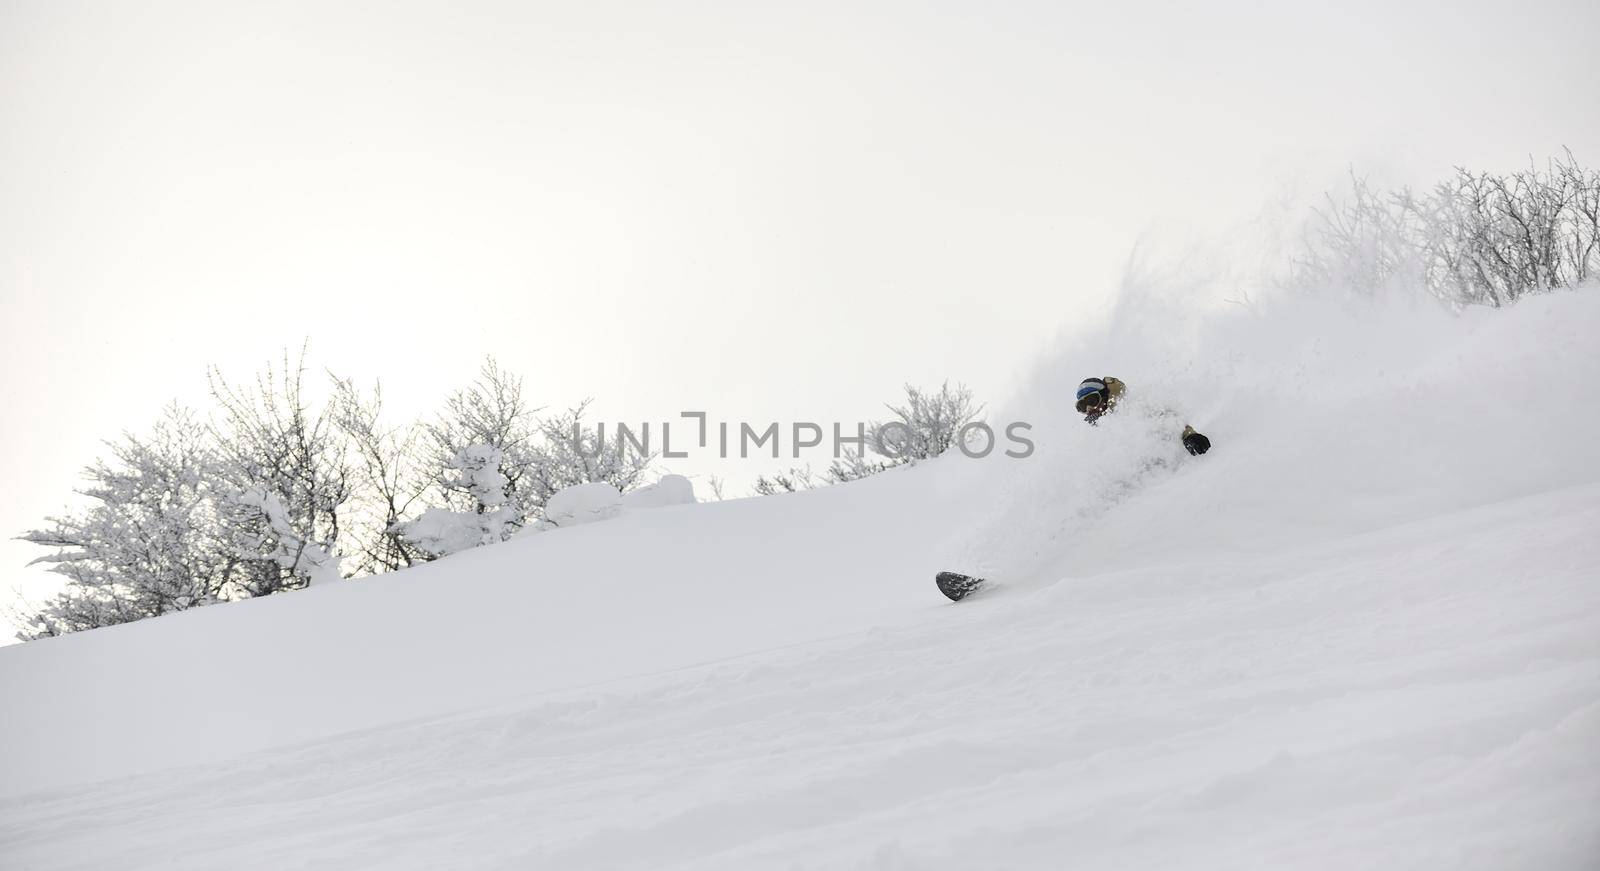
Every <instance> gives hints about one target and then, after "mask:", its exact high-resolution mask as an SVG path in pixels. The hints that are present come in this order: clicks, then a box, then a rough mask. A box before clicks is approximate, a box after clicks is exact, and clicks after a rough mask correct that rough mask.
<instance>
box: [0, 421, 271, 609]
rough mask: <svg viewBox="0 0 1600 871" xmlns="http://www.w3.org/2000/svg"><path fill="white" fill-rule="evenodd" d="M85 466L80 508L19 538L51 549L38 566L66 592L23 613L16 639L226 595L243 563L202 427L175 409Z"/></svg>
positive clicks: (216, 465) (190, 605)
mask: <svg viewBox="0 0 1600 871" xmlns="http://www.w3.org/2000/svg"><path fill="white" fill-rule="evenodd" d="M110 447H111V460H110V461H109V462H107V461H99V462H96V463H95V464H94V465H92V466H90V467H89V468H88V469H86V470H85V474H86V476H87V478H88V480H89V482H90V485H89V487H88V488H87V489H85V490H83V491H82V493H83V494H84V495H86V496H88V497H89V498H90V499H92V500H93V504H92V505H91V506H90V507H89V508H88V509H87V510H85V511H83V512H81V513H78V514H72V515H67V516H63V517H55V518H49V522H50V524H51V525H50V527H49V528H48V529H42V530H34V531H31V532H28V533H26V534H24V535H23V536H22V538H23V539H24V540H26V541H31V542H33V543H34V544H38V545H43V546H45V547H50V548H55V549H56V552H55V553H53V554H51V555H48V556H42V557H40V558H38V559H36V560H34V562H35V563H50V564H51V568H50V570H51V571H52V572H54V573H56V574H58V575H61V576H62V577H64V578H66V580H67V587H66V590H65V591H63V592H61V593H59V594H58V595H57V596H56V597H55V598H54V599H53V600H51V601H50V602H48V603H46V604H45V605H44V606H43V607H42V608H40V609H38V610H37V611H36V612H35V613H32V614H28V615H25V616H26V618H27V622H26V625H25V626H24V628H23V630H22V631H21V632H20V633H19V637H22V638H41V637H45V636H51V635H61V634H63V633H66V632H74V631H78V630H82V629H92V628H95V627H99V626H109V625H113V624H116V623H126V622H129V621H131V620H139V619H142V618H145V617H155V616H158V615H161V614H166V613H169V612H172V611H182V610H185V609H187V608H194V607H197V606H200V605H206V604H210V603H212V602H215V601H218V600H219V599H222V598H226V597H228V596H229V595H230V593H231V592H232V589H231V588H232V587H233V585H234V584H235V582H237V581H238V580H240V579H241V578H242V577H243V568H244V563H245V560H244V558H243V557H242V556H241V555H240V554H238V553H237V551H236V550H235V548H234V547H233V546H232V544H231V542H229V541H228V540H226V539H225V538H224V537H223V536H222V535H221V534H220V528H219V525H218V518H217V497H218V495H219V491H218V480H219V477H220V469H219V463H218V457H217V456H216V454H215V453H214V452H213V450H212V448H211V446H210V444H209V439H208V433H207V430H206V428H205V427H204V426H203V425H202V424H200V423H199V422H197V421H196V420H195V418H194V416H193V415H192V414H191V413H189V412H188V411H185V410H183V409H181V408H178V407H177V406H172V407H170V408H168V409H167V411H166V413H165V415H164V416H163V418H162V419H161V421H160V422H158V423H157V424H156V426H155V427H154V429H153V430H152V432H151V433H150V435H149V436H147V437H145V438H136V437H134V436H131V435H125V436H124V437H123V439H122V440H121V441H120V442H118V443H115V444H112V445H110Z"/></svg>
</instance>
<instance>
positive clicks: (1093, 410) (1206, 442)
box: [1075, 377, 1211, 455]
mask: <svg viewBox="0 0 1600 871" xmlns="http://www.w3.org/2000/svg"><path fill="white" fill-rule="evenodd" d="M1127 389H1128V385H1126V384H1124V383H1122V381H1120V380H1118V379H1116V378H1110V377H1106V378H1085V379H1083V383H1082V384H1079V385H1078V401H1077V404H1076V406H1075V407H1076V408H1077V409H1078V412H1079V413H1080V414H1082V415H1083V419H1084V420H1086V421H1088V422H1089V423H1091V424H1092V423H1094V422H1095V421H1097V420H1099V419H1100V416H1101V415H1103V414H1106V413H1107V412H1110V411H1115V410H1116V407H1117V400H1119V399H1121V398H1122V394H1123V393H1125V392H1127ZM1179 438H1180V439H1181V440H1182V441H1183V447H1184V450H1187V451H1188V452H1189V453H1191V454H1195V455H1199V454H1203V453H1205V452H1206V451H1209V450H1211V440H1210V439H1208V438H1206V437H1205V436H1203V435H1201V434H1200V433H1198V432H1195V429H1194V427H1192V426H1189V425H1187V424H1185V425H1184V427H1183V434H1182V435H1181V436H1179Z"/></svg>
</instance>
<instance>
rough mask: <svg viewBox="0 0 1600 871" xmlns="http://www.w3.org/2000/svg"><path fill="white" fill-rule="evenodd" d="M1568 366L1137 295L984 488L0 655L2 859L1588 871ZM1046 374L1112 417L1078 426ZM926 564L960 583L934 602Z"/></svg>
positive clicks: (1585, 450) (895, 499)
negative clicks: (1194, 444)
mask: <svg viewBox="0 0 1600 871" xmlns="http://www.w3.org/2000/svg"><path fill="white" fill-rule="evenodd" d="M1597 335H1600V294H1595V293H1592V292H1590V293H1567V294H1559V295H1554V296H1548V297H1539V298H1533V299H1529V300H1527V301H1525V302H1524V303H1522V304H1520V305H1518V306H1516V307H1515V308H1513V309H1510V310H1506V311H1499V312H1495V311H1488V310H1472V311H1468V312H1466V313H1465V314H1464V315H1461V316H1452V315H1449V314H1446V313H1443V312H1441V311H1439V310H1437V309H1436V308H1433V307H1431V306H1427V305H1412V304H1407V303H1374V302H1370V301H1363V302H1349V301H1327V300H1317V299H1299V298H1289V299H1282V300H1279V301H1277V302H1274V303H1257V304H1252V305H1249V306H1224V307H1222V308H1221V309H1215V308H1207V307H1204V306H1198V305H1188V304H1183V302H1182V301H1181V300H1174V299H1172V298H1170V297H1169V298H1163V297H1161V296H1160V295H1153V294H1149V293H1132V294H1130V295H1129V296H1127V297H1125V299H1124V302H1123V305H1122V308H1121V309H1120V310H1119V311H1118V312H1117V313H1116V315H1115V316H1114V317H1113V319H1112V322H1111V325H1110V327H1109V328H1108V329H1106V330H1104V331H1102V332H1100V333H1099V334H1095V335H1086V336H1083V337H1079V338H1074V339H1070V340H1067V341H1065V342H1064V343H1063V346H1064V347H1065V348H1066V349H1067V350H1066V351H1064V352H1063V353H1062V354H1061V355H1060V356H1059V357H1058V358H1056V359H1053V360H1050V361H1048V362H1047V364H1046V365H1044V366H1042V367H1041V369H1040V372H1039V374H1038V376H1037V378H1036V379H1035V381H1034V383H1033V384H1031V385H1030V386H1029V388H1028V390H1026V391H1025V392H1024V394H1023V395H1022V397H1021V398H1020V399H1019V400H1018V401H1017V402H1016V403H1015V404H1014V405H1013V407H1011V408H1008V409H1005V410H1004V411H1003V414H1002V416H1005V417H1007V418H1010V419H1022V420H1027V421H1029V422H1031V423H1032V424H1033V426H1034V429H1033V430H1032V432H1031V437H1032V438H1033V440H1034V442H1035V444H1036V446H1037V450H1036V452H1035V454H1034V455H1033V456H1032V457H1029V458H1028V459H1026V460H1013V459H1009V458H1005V457H1002V456H998V455H996V456H991V457H990V458H988V459H985V460H981V461H979V460H971V459H967V458H964V457H957V456H950V457H946V458H942V459H940V460H938V461H934V462H930V463H925V464H922V465H920V466H918V467H915V468H910V469H899V470H895V471H891V472H889V473H885V474H882V475H879V476H876V477H873V478H870V479H867V480H864V481H860V482H857V483H854V484H849V485H844V486H838V487H832V488H828V489H824V490H818V491H811V492H805V493H799V494H794V495H789V496H782V497H768V498H761V499H751V500H739V501H734V502H722V503H708V504H665V505H663V506H662V507H659V508H655V509H654V510H650V511H637V512H635V511H627V512H622V513H620V514H619V515H617V516H615V517H613V518H612V519H609V520H607V521H606V522H604V523H594V524H585V525H580V526H576V527H574V528H564V529H558V530H553V531H550V532H547V533H541V534H537V535H529V536H523V537H519V538H517V539H515V540H513V541H510V542H507V543H505V544H501V545H496V546H493V547H488V548H478V549H474V550H470V551H467V552H465V553H461V554H458V555H455V556H452V557H449V558H446V559H444V560H441V561H438V562H436V563H433V564H430V565H427V566H424V567H421V568H417V569H413V570H409V571H405V572H401V573H398V574H394V575H389V576H383V577H379V578H374V579H370V580H362V581H355V582H346V583H338V584H325V585H321V586H318V587H316V588H313V589H310V590H306V591H302V592H297V593H294V594H290V595H284V596H278V597H272V598H267V599H260V600H253V601H249V602H243V603H238V604H230V605H226V606H220V607H214V608H208V609H203V610H200V611H191V612H185V613H182V614H177V615H172V616H169V617H163V618H160V619H157V620H151V621H146V622H143V623H136V624H131V625H126V626H118V627H113V628H110V629H103V630H98V631H94V632H90V633H85V634H81V635H75V636H69V637H65V638H59V639H50V640H45V641H40V642H34V643H30V644H26V645H21V646H15V647H9V648H3V649H0V691H3V692H4V693H5V698H6V699H7V707H8V713H7V716H6V717H5V718H3V720H0V748H3V749H0V754H3V756H0V759H3V764H0V765H3V770H4V773H5V776H4V778H3V785H0V788H3V789H4V791H5V794H7V795H9V796H11V797H10V798H9V799H7V800H6V801H5V802H4V803H3V804H0V852H3V853H4V854H5V855H7V856H8V857H9V858H10V860H11V861H9V862H8V863H7V864H17V865H21V866H24V867H38V868H46V867H69V866H70V867H134V866H144V865H154V864H162V865H163V866H164V867H194V868H205V867H234V868H246V867H262V868H273V867H284V866H285V865H301V866H308V865H315V864H318V863H322V864H324V865H326V866H332V867H341V868H355V867H383V868H402V867H416V868H427V867H444V866H451V867H551V868H669V867H670V868H678V867H682V868H689V867H693V868H740V869H749V868H765V867H778V868H790V867H817V868H839V867H847V868H848V867H856V868H878V869H909V868H918V869H921V868H951V869H957V868H963V869H964V868H974V867H1037V868H1043V867H1052V868H1054V867H1065V866H1072V867H1152V868H1154V867H1174V866H1177V865H1181V866H1183V867H1218V868H1234V867H1239V866H1240V865H1260V866H1270V867H1301V868H1304V867H1328V868H1343V867H1394V868H1419V867H1481V868H1513V867H1542V868H1574V869H1576V868H1582V867H1592V864H1589V863H1592V862H1593V861H1594V860H1595V859H1596V857H1600V814H1597V813H1596V812H1595V810H1594V809H1595V808H1596V807H1600V761H1597V760H1600V754H1596V753H1595V752H1594V751H1595V750H1596V749H1597V748H1600V542H1597V540H1596V537H1595V534H1594V530H1595V529H1597V528H1600V462H1597V461H1596V459H1595V450H1594V447H1593V443H1592V439H1593V438H1594V434H1595V433H1597V432H1600V406H1596V404H1595V403H1594V402H1593V398H1594V397H1595V396H1596V395H1600V355H1597V354H1596V353H1595V351H1594V347H1595V344H1594V343H1595V337H1596V336H1597ZM1087 375H1116V376H1118V377H1120V378H1123V379H1124V380H1125V381H1127V382H1128V383H1129V385H1130V394H1129V400H1128V403H1127V404H1126V406H1125V407H1124V408H1121V409H1119V411H1118V412H1117V413H1116V414H1115V415H1113V416H1111V417H1108V418H1106V419H1104V420H1103V421H1102V422H1101V424H1100V425H1099V426H1096V427H1088V426H1085V425H1083V423H1082V422H1081V421H1080V420H1078V418H1077V416H1076V415H1074V414H1073V413H1072V411H1071V407H1070V406H1071V397H1072V389H1073V387H1074V386H1075V385H1076V383H1077V381H1078V380H1079V379H1081V378H1083V377H1085V376H1087ZM1158 409H1161V410H1171V411H1172V412H1175V413H1176V415H1177V416H1178V417H1179V418H1180V419H1182V420H1186V421H1187V422H1190V423H1193V424H1194V425H1195V426H1197V427H1198V428H1199V429H1200V430H1201V431H1203V432H1205V433H1206V434H1207V435H1208V436H1210V437H1211V439H1212V441H1213V443H1214V445H1215V447H1214V449H1213V451H1212V452H1211V453H1210V454H1208V455H1206V456H1205V457H1202V458H1191V457H1188V456H1187V455H1185V454H1184V453H1183V451H1182V448H1181V446H1180V445H1179V444H1178V440H1177V432H1176V431H1175V430H1174V429H1173V427H1172V425H1171V423H1172V420H1171V418H1170V417H1165V416H1163V415H1161V414H1157V413H1155V411H1156V410H1158ZM1180 427H1181V424H1180ZM661 501H663V502H670V501H673V500H670V499H663V500H661ZM942 568H957V569H961V570H964V571H970V572H973V573H978V574H987V575H989V576H991V577H993V578H995V579H996V580H997V582H998V583H997V586H996V587H995V588H994V590H993V591H992V592H986V593H983V594H980V595H978V596H976V597H974V598H973V599H971V600H968V601H967V602H963V603H961V604H960V605H952V604H950V603H948V602H946V601H945V600H944V599H942V598H941V597H940V596H939V594H938V593H937V592H936V591H935V590H934V588H933V585H932V583H931V578H932V575H933V573H934V572H935V571H936V570H938V569H942ZM112 778H121V779H118V780H114V781H112V780H110V779H112Z"/></svg>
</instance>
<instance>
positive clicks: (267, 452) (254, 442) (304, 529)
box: [210, 349, 356, 596]
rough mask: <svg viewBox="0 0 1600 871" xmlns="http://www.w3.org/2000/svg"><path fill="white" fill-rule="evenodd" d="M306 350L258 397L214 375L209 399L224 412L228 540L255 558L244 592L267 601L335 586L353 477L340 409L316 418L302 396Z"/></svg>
mask: <svg viewBox="0 0 1600 871" xmlns="http://www.w3.org/2000/svg"><path fill="white" fill-rule="evenodd" d="M304 359H305V356H304V350H303V349H302V351H301V356H300V357H299V358H298V359H296V360H295V361H294V363H293V365H291V363H290V361H289V357H288V355H287V354H285V355H284V360H283V366H282V368H281V369H275V368H273V367H270V366H269V367H268V368H267V369H266V371H264V372H262V373H261V374H260V375H258V376H257V377H256V383H255V386H254V387H253V388H235V387H233V386H232V385H230V384H228V382H227V381H226V380H225V379H224V378H223V377H222V374H221V373H220V372H218V371H217V370H216V369H214V368H213V369H212V370H211V373H210V381H211V393H212V396H213V397H215V398H216V400H217V402H218V403H219V404H220V405H221V420H220V421H218V422H217V423H216V424H215V425H214V426H213V431H214V433H215V438H216V443H217V446H218V453H219V454H220V457H221V464H220V468H221V473H222V478H223V480H224V481H225V482H226V483H227V485H228V488H229V490H228V492H227V494H226V497H225V498H224V499H223V500H222V501H221V502H220V504H219V514H220V516H221V518H222V525H223V528H224V531H225V533H226V534H227V535H228V536H229V538H230V540H231V541H232V542H233V544H234V546H235V547H236V548H237V549H238V552H239V553H241V554H244V555H247V556H249V557H250V559H249V560H248V562H247V563H246V564H245V570H246V573H245V577H244V578H243V579H242V580H240V581H239V584H238V585H239V587H240V588H241V590H242V592H243V594H244V595H246V596H264V595H268V594H270V593H276V592H279V591H281V590H290V589H296V588H299V587H303V586H306V585H307V584H310V583H313V582H319V581H323V580H328V579H329V578H330V577H333V576H335V574H336V573H337V571H338V563H339V560H338V556H337V555H338V553H339V544H340V541H341V535H342V533H343V529H342V527H341V525H340V524H341V515H340V510H341V508H342V507H343V506H344V504H345V502H346V501H347V500H348V499H349V498H350V495H351V491H352V488H353V486H354V479H355V477H356V476H355V475H354V474H353V473H352V469H351V467H350V464H349V462H348V458H347V455H346V447H347V445H346V440H345V438H344V434H343V433H342V432H341V431H340V429H339V427H338V425H337V423H336V420H337V408H336V406H335V405H334V404H332V403H330V404H328V405H327V406H325V407H324V408H323V409H321V410H313V409H312V408H311V407H310V401H309V399H308V398H307V397H306V395H305V391H304V388H303V381H304V375H305V363H304Z"/></svg>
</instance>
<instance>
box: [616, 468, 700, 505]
mask: <svg viewBox="0 0 1600 871" xmlns="http://www.w3.org/2000/svg"><path fill="white" fill-rule="evenodd" d="M694 502H695V498H694V483H693V482H691V481H690V480H689V479H688V478H685V477H684V476H682V475H663V476H662V477H661V480H659V481H657V482H655V483H654V484H648V485H646V486H643V487H640V488H639V489H637V490H634V491H632V492H630V493H628V494H627V495H625V496H623V497H622V506H623V507H624V508H626V509H628V510H629V511H641V510H644V509H647V508H665V507H666V506H668V505H693V504H694Z"/></svg>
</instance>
